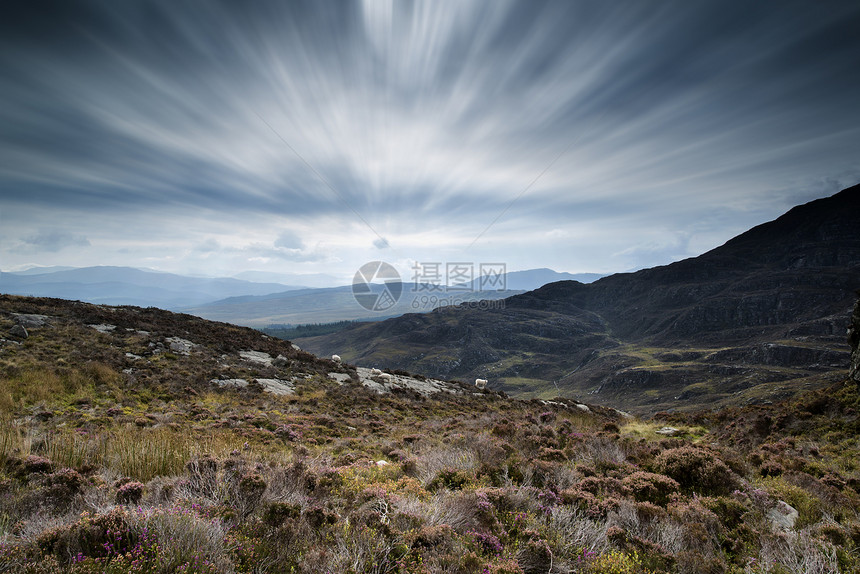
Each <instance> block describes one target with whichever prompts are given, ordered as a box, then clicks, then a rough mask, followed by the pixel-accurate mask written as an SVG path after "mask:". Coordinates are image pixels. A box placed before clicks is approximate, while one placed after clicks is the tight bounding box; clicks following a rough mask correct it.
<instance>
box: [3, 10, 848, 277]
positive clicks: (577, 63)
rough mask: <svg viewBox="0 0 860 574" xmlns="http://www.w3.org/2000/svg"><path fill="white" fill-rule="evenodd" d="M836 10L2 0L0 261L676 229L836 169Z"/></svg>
mask: <svg viewBox="0 0 860 574" xmlns="http://www.w3.org/2000/svg"><path fill="white" fill-rule="evenodd" d="M858 25H860V7H858V6H857V4H856V3H855V2H848V1H845V2H832V3H828V4H827V6H826V9H825V8H824V7H823V6H822V5H818V4H815V3H808V2H800V1H788V2H779V3H776V2H769V1H765V2H755V3H750V2H741V1H740V0H732V1H730V2H725V1H721V2H717V1H715V0H708V1H704V2H694V3H691V2H683V1H680V0H678V1H668V2H667V1H662V0H661V1H656V0H653V1H652V0H645V1H641V0H624V1H620V2H564V1H547V2H507V1H492V2H490V1H487V2H477V1H460V0H457V1H454V0H451V1H446V0H441V1H433V2H429V1H428V2H413V3H404V2H392V1H390V0H367V1H365V2H360V3H338V4H333V3H320V2H275V1H271V2H255V3H254V4H252V5H250V6H245V5H242V6H240V5H238V4H235V3H232V2H226V1H225V2H212V1H206V2H202V1H201V2H193V1H190V2H182V3H176V2H168V1H166V0H165V1H154V2H153V1H150V2H135V1H131V2H122V3H110V2H103V1H84V0H79V1H73V2H67V3H58V5H57V7H56V10H48V11H46V10H41V9H39V7H37V6H33V7H28V6H27V5H24V4H21V5H19V6H18V7H15V8H10V9H9V10H7V14H6V15H5V16H4V21H3V23H2V24H0V78H2V89H0V103H2V105H0V202H2V203H0V208H2V209H0V223H2V226H3V234H4V239H3V242H2V244H0V267H2V268H9V267H11V266H15V265H20V264H23V263H27V262H35V263H41V264H45V265H52V264H59V263H62V264H81V265H87V264H98V263H120V262H121V263H125V264H128V263H130V264H139V265H141V266H143V265H146V266H149V267H155V268H163V269H164V270H168V271H179V272H184V271H187V270H193V271H194V272H196V273H211V274H222V273H225V272H226V273H230V274H232V273H236V272H239V271H242V270H249V269H259V270H265V271H276V272H283V271H285V270H296V271H304V272H326V273H334V274H338V275H340V276H342V277H351V275H352V273H354V271H355V269H357V268H358V267H359V266H360V265H361V264H362V263H364V262H365V261H367V260H373V259H377V258H379V256H380V253H379V251H380V250H385V255H386V256H389V257H390V258H392V259H393V260H397V261H402V262H404V265H405V264H406V262H408V261H409V260H417V261H430V260H435V259H440V258H450V260H463V259H465V258H468V259H470V260H474V261H476V262H479V261H506V262H507V263H508V267H509V269H521V268H531V267H552V268H555V269H558V270H566V271H572V272H579V271H600V272H607V271H620V270H625V269H629V268H633V267H644V266H649V265H655V264H662V263H667V262H669V261H671V260H674V259H678V258H682V257H685V256H690V255H696V254H698V253H701V252H702V251H704V250H707V249H710V248H712V247H714V246H716V245H718V244H720V243H722V242H724V241H725V240H727V239H729V238H730V237H731V236H733V235H735V234H737V233H739V232H741V231H743V230H745V229H747V228H749V227H751V226H753V225H755V224H758V223H761V222H762V221H765V220H767V219H771V218H773V217H776V216H777V215H779V214H780V213H781V212H783V211H785V210H786V209H788V208H789V207H791V206H792V205H794V204H797V203H802V202H805V201H809V200H811V199H814V198H816V197H822V196H824V195H829V194H831V193H833V192H835V191H838V189H841V188H842V187H846V186H848V185H852V184H854V183H857V182H858V181H860V158H858V156H857V153H856V150H857V149H860V107H858V106H857V105H856V102H857V101H860V77H858V75H857V73H856V70H857V69H860V39H858V37H857V34H856V30H857V28H858ZM488 226H489V228H488ZM33 229H40V230H45V231H40V232H39V233H37V234H34V232H33ZM485 230H486V231H485ZM482 232H483V234H482ZM40 234H41V235H40ZM52 234H54V236H55V238H54V239H53V240H52V239H51V238H52ZM64 234H66V235H64ZM479 235H480V239H478V240H477V241H475V239H476V238H477V237H479ZM40 237H41V239H39V238H40ZM28 238H29V239H32V241H29V240H28ZM74 238H78V239H77V240H80V238H85V240H86V241H88V242H89V246H88V247H87V249H80V250H78V252H76V253H73V254H70V253H69V251H70V250H68V249H65V248H64V247H66V246H73V245H74V243H73V241H75V239H74ZM473 242H474V245H473V246H472V247H471V248H469V249H467V247H468V246H469V245H471V244H472V243H473ZM77 246H78V247H83V246H84V245H83V244H82V243H78V244H77ZM60 250H62V255H63V256H64V257H65V259H62V260H61V258H60V257H59V253H60ZM285 267H289V269H285ZM405 269H408V266H406V267H404V270H405Z"/></svg>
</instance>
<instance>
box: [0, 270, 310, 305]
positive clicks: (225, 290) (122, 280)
mask: <svg viewBox="0 0 860 574" xmlns="http://www.w3.org/2000/svg"><path fill="white" fill-rule="evenodd" d="M289 289H300V287H296V286H289V285H283V284H280V283H254V282H251V281H242V280H239V279H233V278H217V279H210V278H203V277H186V276H183V275H174V274H172V273H160V272H156V271H147V270H142V269H135V268H132V267H110V266H100V267H80V268H62V267H61V268H44V267H36V268H34V269H30V270H26V271H23V272H15V273H8V272H2V273H0V292H2V293H8V294H10V295H32V296H36V297H56V298H60V299H74V300H80V301H87V302H89V303H99V304H104V305H136V306H140V307H160V308H163V309H169V310H178V309H182V308H184V307H189V306H192V305H201V304H203V303H208V302H210V301H215V300H218V299H223V298H225V297H231V296H235V295H250V294H253V295H264V294H266V293H273V292H283V291H287V290H289Z"/></svg>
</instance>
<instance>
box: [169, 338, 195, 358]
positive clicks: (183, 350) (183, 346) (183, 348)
mask: <svg viewBox="0 0 860 574" xmlns="http://www.w3.org/2000/svg"><path fill="white" fill-rule="evenodd" d="M164 341H165V342H166V343H167V344H168V345H169V346H170V350H171V351H173V352H174V353H179V354H180V355H190V354H191V349H193V348H194V347H195V345H194V343H192V342H191V341H188V340H186V339H180V338H179V337H168V338H166V339H165V340H164Z"/></svg>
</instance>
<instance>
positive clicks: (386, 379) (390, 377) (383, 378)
mask: <svg viewBox="0 0 860 574" xmlns="http://www.w3.org/2000/svg"><path fill="white" fill-rule="evenodd" d="M377 376H378V377H379V378H380V379H382V380H383V381H390V380H391V379H393V378H394V377H393V376H392V375H389V374H388V373H382V374H380V375H377Z"/></svg>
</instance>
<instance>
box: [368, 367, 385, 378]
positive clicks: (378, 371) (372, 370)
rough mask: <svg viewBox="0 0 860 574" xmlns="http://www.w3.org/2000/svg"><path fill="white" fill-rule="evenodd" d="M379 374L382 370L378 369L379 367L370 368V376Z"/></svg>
mask: <svg viewBox="0 0 860 574" xmlns="http://www.w3.org/2000/svg"><path fill="white" fill-rule="evenodd" d="M381 374H382V371H380V370H379V369H370V376H371V377H378V376H379V375H381Z"/></svg>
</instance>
